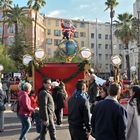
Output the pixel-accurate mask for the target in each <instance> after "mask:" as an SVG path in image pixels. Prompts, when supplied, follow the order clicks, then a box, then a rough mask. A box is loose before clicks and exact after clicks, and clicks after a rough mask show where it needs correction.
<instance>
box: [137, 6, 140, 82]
mask: <svg viewBox="0 0 140 140" xmlns="http://www.w3.org/2000/svg"><path fill="white" fill-rule="evenodd" d="M137 14H138V40H137V46H138V50H139V51H138V52H139V53H138V79H139V80H140V10H138V8H137Z"/></svg>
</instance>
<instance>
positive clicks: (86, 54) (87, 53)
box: [79, 47, 94, 85]
mask: <svg viewBox="0 0 140 140" xmlns="http://www.w3.org/2000/svg"><path fill="white" fill-rule="evenodd" d="M79 54H80V57H81V58H82V59H83V60H84V62H85V66H84V79H85V81H86V84H87V85H89V76H90V73H89V70H90V65H89V63H88V61H89V60H90V59H91V56H92V52H91V50H90V49H89V48H86V47H83V48H82V49H81V50H80V52H79ZM92 71H94V70H92Z"/></svg>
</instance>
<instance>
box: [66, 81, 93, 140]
mask: <svg viewBox="0 0 140 140" xmlns="http://www.w3.org/2000/svg"><path fill="white" fill-rule="evenodd" d="M85 91H86V83H85V81H83V80H79V81H78V82H77V84H76V90H75V91H74V93H73V95H72V97H71V98H70V99H69V101H68V122H69V131H70V135H71V139H72V140H88V138H89V135H90V132H91V125H90V109H89V101H88V99H87V96H88V95H87V93H86V92H85Z"/></svg>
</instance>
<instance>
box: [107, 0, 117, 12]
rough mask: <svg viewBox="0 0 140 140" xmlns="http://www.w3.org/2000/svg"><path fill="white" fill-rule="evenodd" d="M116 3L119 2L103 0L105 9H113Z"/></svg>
mask: <svg viewBox="0 0 140 140" xmlns="http://www.w3.org/2000/svg"><path fill="white" fill-rule="evenodd" d="M118 4H119V3H118V2H117V1H116V0H107V1H106V2H105V5H106V6H107V8H106V9H105V10H107V9H114V7H116V6H117V5H118Z"/></svg>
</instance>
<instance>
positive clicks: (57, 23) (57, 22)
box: [55, 19, 59, 27]
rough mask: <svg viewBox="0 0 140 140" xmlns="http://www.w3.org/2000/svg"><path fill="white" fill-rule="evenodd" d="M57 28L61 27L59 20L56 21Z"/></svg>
mask: <svg viewBox="0 0 140 140" xmlns="http://www.w3.org/2000/svg"><path fill="white" fill-rule="evenodd" d="M55 26H57V27H58V26H59V20H58V19H57V20H56V23H55Z"/></svg>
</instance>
